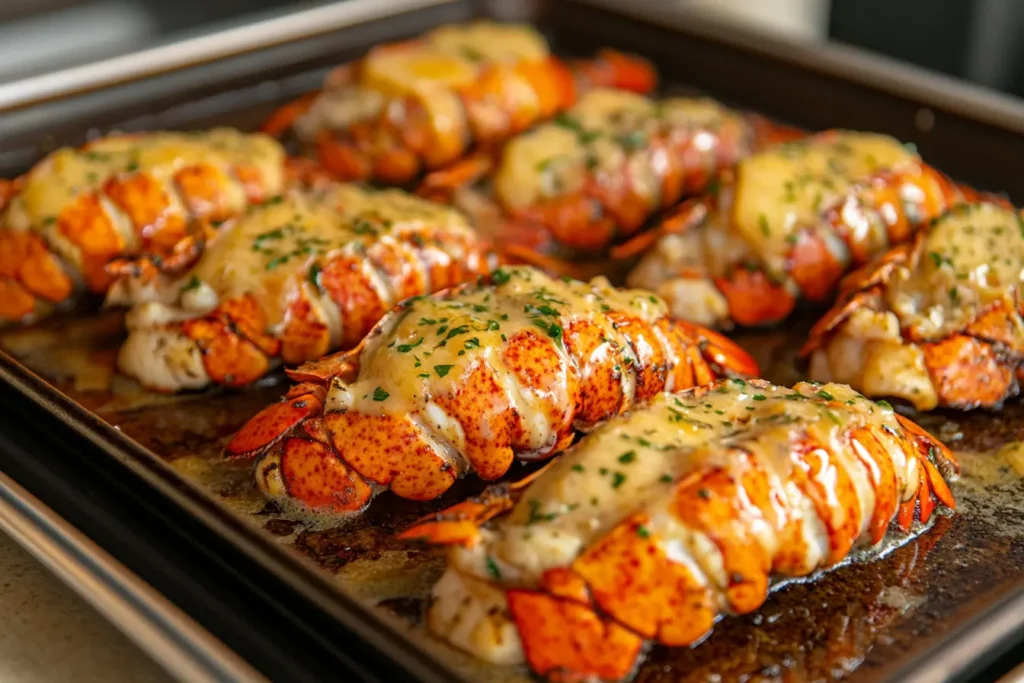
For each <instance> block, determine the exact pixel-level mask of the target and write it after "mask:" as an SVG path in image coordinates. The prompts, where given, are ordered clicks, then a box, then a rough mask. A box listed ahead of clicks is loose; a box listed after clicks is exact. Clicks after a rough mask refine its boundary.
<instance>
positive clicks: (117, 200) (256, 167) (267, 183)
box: [0, 128, 309, 325]
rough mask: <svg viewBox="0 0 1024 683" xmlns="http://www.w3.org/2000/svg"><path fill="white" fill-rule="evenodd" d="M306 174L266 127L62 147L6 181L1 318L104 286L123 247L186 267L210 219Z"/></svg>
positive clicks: (167, 266) (14, 318) (0, 202)
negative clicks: (264, 130)
mask: <svg viewBox="0 0 1024 683" xmlns="http://www.w3.org/2000/svg"><path fill="white" fill-rule="evenodd" d="M308 172H309V167H308V165H306V164H304V163H301V162H290V161H289V160H288V158H287V157H286V155H285V152H284V149H283V148H282V147H281V146H280V145H279V144H278V143H277V142H275V141H274V140H273V139H271V138H269V137H267V136H266V135H262V134H258V133H253V134H249V133H241V132H238V131H235V130H232V129H229V128H220V129H216V130H211V131H205V132H196V133H176V132H156V133H143V134H137V135H117V136H111V137H107V138H102V139H99V140H95V141H93V142H90V143H89V144H87V145H85V146H84V147H82V148H81V149H71V148H63V149H59V150H57V151H55V152H53V153H52V154H50V155H49V156H47V157H46V158H45V159H44V160H42V161H40V162H39V163H38V164H36V165H35V167H34V168H33V169H32V170H31V171H29V172H28V173H26V174H25V175H23V176H22V177H20V178H17V179H16V180H13V181H0V325H3V324H7V323H12V322H29V321H31V320H34V319H38V318H41V317H43V316H46V315H48V314H50V313H52V312H53V311H55V310H60V309H61V308H66V307H67V306H68V305H70V304H71V303H73V302H74V300H75V299H76V298H78V297H79V296H80V295H82V294H85V293H92V294H97V295H103V294H104V293H105V292H106V291H107V288H108V287H109V286H110V284H111V282H112V281H113V278H114V276H113V275H112V274H111V272H110V270H109V267H110V265H111V261H113V260H114V259H116V258H119V257H125V256H129V255H145V256H146V257H147V258H148V260H149V262H150V263H154V264H159V269H160V270H163V271H167V272H175V271H180V270H181V269H183V268H187V267H188V266H189V265H191V263H192V262H193V261H194V260H195V258H196V256H197V255H198V253H199V252H200V251H201V249H202V245H203V244H204V243H205V238H206V233H207V231H208V229H210V228H215V227H216V225H217V224H218V223H220V222H222V221H225V220H227V219H229V218H231V217H232V216H235V215H237V214H239V213H241V212H242V211H244V210H245V209H246V208H247V207H248V206H251V205H252V204H256V203H259V202H261V201H263V200H265V199H268V198H270V197H273V196H276V195H278V194H280V193H281V192H282V191H283V189H284V188H285V187H286V185H288V184H289V181H290V180H295V179H301V178H302V176H303V174H307V173H308Z"/></svg>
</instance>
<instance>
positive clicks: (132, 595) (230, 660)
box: [0, 472, 263, 683]
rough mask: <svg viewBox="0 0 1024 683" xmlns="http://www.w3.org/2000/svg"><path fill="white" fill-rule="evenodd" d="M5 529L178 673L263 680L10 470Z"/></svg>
mask: <svg viewBox="0 0 1024 683" xmlns="http://www.w3.org/2000/svg"><path fill="white" fill-rule="evenodd" d="M0 530H3V531H4V532H5V533H6V534H8V535H9V536H10V537H11V538H13V539H14V540H15V541H16V542H17V543H18V544H19V545H21V546H22V547H23V548H25V550H26V551H28V552H29V553H30V554H31V555H32V556H33V557H35V558H36V559H37V560H39V561H40V562H41V563H42V564H43V565H45V566H46V567H47V568H48V569H49V570H50V571H52V572H53V573H54V574H56V575H57V576H58V577H59V578H60V579H61V580H62V581H64V582H65V583H66V584H67V585H68V586H69V587H71V589H72V590H74V591H75V592H76V593H77V594H78V595H80V596H81V597H82V598H83V599H84V600H85V601H86V602H88V603H89V604H91V605H92V606H93V607H95V608H96V609H97V611H99V612H100V613H101V614H103V616H105V617H106V618H107V619H109V620H110V621H111V622H113V623H114V624H115V625H116V626H117V627H118V628H120V629H121V630H122V632H123V633H124V634H125V635H127V636H128V638H130V639H131V640H132V641H133V642H135V643H136V644H137V645H138V646H139V647H140V648H141V649H142V650H143V651H145V652H146V653H147V654H149V655H150V656H151V657H152V658H153V659H154V660H156V661H157V662H158V663H159V664H160V665H161V666H162V667H164V668H165V669H166V670H167V671H168V672H169V673H171V674H172V675H173V676H175V677H177V678H178V679H180V680H182V681H196V682H197V683H205V682H207V681H209V682H211V683H213V682H215V681H239V682H247V681H253V682H255V681H261V680H263V678H262V677H261V676H259V675H258V674H257V673H256V672H255V671H254V670H253V669H252V668H251V667H249V665H247V664H246V663H245V662H243V661H242V660H241V659H240V658H238V657H237V656H236V655H235V654H234V653H233V652H231V651H230V650H228V649H227V648H225V647H224V646H223V645H222V644H221V643H220V642H219V641H217V640H216V639H215V638H213V636H211V635H210V634H209V633H207V632H206V631H205V630H204V629H203V628H201V627H200V626H199V625H198V624H196V623H195V622H194V621H193V620H192V619H191V618H190V617H188V616H187V615H185V614H184V613H183V612H181V611H180V610H178V609H177V608H176V607H175V606H174V605H172V604H171V603H170V602H168V601H167V600H166V599H164V598H163V597H162V596H161V595H160V594H158V593H157V592H156V591H154V590H153V589H152V588H150V587H149V586H148V585H146V583H145V582H143V581H142V580H141V579H139V578H138V577H137V576H135V575H134V574H132V573H131V572H129V571H128V570H127V569H125V568H124V567H123V566H121V565H120V564H118V563H117V562H116V561H115V560H114V559H113V558H111V557H110V555H109V554H107V553H106V552H105V551H104V550H103V549H102V548H100V547H99V546H97V545H96V544H94V543H92V542H91V541H90V540H89V539H87V538H85V537H84V536H83V535H82V534H80V533H79V532H78V531H77V530H76V529H75V528H74V527H72V526H71V525H70V524H68V523H67V522H66V521H64V520H63V519H61V518H60V517H58V516H57V515H56V514H54V513H53V512H52V511H51V510H49V509H48V508H47V507H46V506H44V505H43V504H42V503H41V502H40V501H39V500H38V499H36V498H35V497H33V496H32V495H31V494H30V493H28V492H27V491H25V490H24V489H23V488H22V487H21V486H19V485H18V484H17V483H15V482H14V481H13V480H11V479H10V477H8V476H7V475H6V474H4V473H3V472H0ZM7 627H8V628H10V627H11V625H10V622H8V626H7Z"/></svg>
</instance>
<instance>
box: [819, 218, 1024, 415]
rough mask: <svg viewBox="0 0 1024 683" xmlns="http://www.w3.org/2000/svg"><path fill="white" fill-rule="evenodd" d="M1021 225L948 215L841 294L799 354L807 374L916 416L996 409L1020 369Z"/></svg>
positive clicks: (1013, 389)
mask: <svg viewBox="0 0 1024 683" xmlns="http://www.w3.org/2000/svg"><path fill="white" fill-rule="evenodd" d="M1021 226H1024V218H1022V217H1021V216H1020V215H1018V214H1017V213H1016V212H1015V211H1014V210H1012V209H1009V208H1006V207H1005V206H1001V205H995V204H991V203H985V202H981V203H974V204H964V205H960V206H957V207H954V208H953V209H950V210H949V211H948V212H946V213H945V214H944V215H943V216H942V217H940V218H939V219H938V220H936V221H935V222H934V223H933V224H932V225H931V226H930V227H929V228H928V229H926V230H923V231H921V232H919V233H918V234H917V236H916V238H915V239H914V241H913V242H912V243H909V244H903V245H900V246H898V247H896V248H894V249H892V250H891V251H889V252H888V253H887V254H885V255H884V256H882V257H880V258H879V259H877V260H876V261H874V262H872V263H870V264H868V265H867V266H865V267H863V268H862V269H860V270H859V271H857V272H855V273H852V274H851V275H850V276H849V277H848V278H847V279H846V280H845V281H844V282H843V286H842V293H841V296H840V298H839V301H838V302H837V303H836V305H835V307H834V308H833V309H832V310H831V311H829V312H828V313H827V314H826V315H825V316H824V318H822V319H821V320H820V321H819V322H818V324H817V325H815V327H814V328H813V330H812V331H811V335H810V339H809V341H808V343H807V345H806V346H805V347H804V350H803V353H804V355H805V356H809V357H810V372H811V376H812V377H814V378H816V379H823V380H826V379H827V380H832V381H841V382H847V383H849V384H851V385H853V386H854V387H856V388H857V389H858V390H860V391H862V392H863V393H865V394H866V395H868V396H888V397H896V398H901V399H904V400H906V401H909V402H910V403H912V404H913V405H914V406H915V407H916V408H917V409H918V410H930V409H932V408H937V407H946V408H962V409H970V408H976V407H985V408H998V407H999V406H1000V405H1001V404H1002V402H1003V401H1004V400H1005V399H1006V398H1009V397H1012V396H1015V395H1017V393H1018V391H1019V386H1018V380H1019V378H1020V376H1021V373H1022V368H1024V320H1022V318H1021V312H1022V311H1021V306H1022V304H1021V280H1022V278H1024V234H1022V227H1021Z"/></svg>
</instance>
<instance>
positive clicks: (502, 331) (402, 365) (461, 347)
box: [330, 267, 665, 448]
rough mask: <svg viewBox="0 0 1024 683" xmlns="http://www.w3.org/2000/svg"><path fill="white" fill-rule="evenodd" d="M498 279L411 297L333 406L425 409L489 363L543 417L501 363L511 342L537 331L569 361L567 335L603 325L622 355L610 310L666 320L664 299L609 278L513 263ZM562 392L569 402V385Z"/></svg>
mask: <svg viewBox="0 0 1024 683" xmlns="http://www.w3.org/2000/svg"><path fill="white" fill-rule="evenodd" d="M494 281H495V285H493V286H492V285H479V286H473V287H468V288H466V289H463V290H460V291H459V293H458V294H457V295H456V296H453V297H444V296H432V297H421V298H417V299H413V300H410V301H408V302H406V304H405V305H403V307H402V308H401V309H400V310H398V311H395V312H393V313H391V314H389V316H388V317H387V318H385V320H384V321H383V322H382V323H381V327H380V328H379V329H380V331H381V333H380V334H379V335H377V336H375V337H372V338H371V340H370V341H369V342H368V344H367V347H366V348H365V349H364V351H363V353H362V355H361V356H360V359H359V364H360V370H359V376H358V378H357V379H356V381H355V382H353V383H351V384H348V385H343V384H341V383H338V382H336V383H335V384H334V385H333V386H332V390H331V396H330V401H331V402H333V405H334V406H335V407H344V408H351V409H353V410H357V411H359V412H365V413H369V414H380V413H384V412H387V413H392V414H394V413H401V412H414V411H422V410H425V409H428V408H429V404H430V402H431V399H432V397H433V396H443V395H447V394H449V393H450V392H451V388H452V386H453V385H454V386H458V385H459V384H460V382H461V381H462V378H464V377H465V376H466V374H467V373H468V372H470V371H471V370H472V369H473V368H475V367H476V366H477V365H478V364H487V365H489V366H491V367H493V368H495V369H496V370H497V374H498V376H499V377H501V378H502V380H503V381H504V380H507V382H508V385H507V386H506V387H505V391H506V394H507V396H506V400H508V401H510V403H511V404H512V405H516V406H518V407H519V412H520V415H522V416H523V418H524V421H525V422H530V421H531V420H532V419H533V417H534V414H535V413H537V411H531V410H530V403H531V399H530V398H529V397H527V396H526V393H527V392H525V391H523V392H520V391H519V390H518V389H517V388H516V387H515V383H514V380H513V378H512V373H511V372H510V371H508V370H507V368H506V366H505V363H504V361H503V360H502V355H503V352H504V351H505V349H506V348H507V346H508V341H509V340H510V339H512V338H514V337H515V336H516V335H518V334H520V333H522V332H524V331H527V330H531V331H534V332H536V333H537V335H538V336H539V337H540V338H541V339H544V340H546V341H547V343H549V344H551V345H552V347H553V348H554V349H555V350H556V351H557V353H558V355H559V356H560V357H561V358H562V359H563V362H565V363H570V364H571V363H572V362H573V361H572V360H571V359H570V358H569V355H568V353H567V351H566V349H565V344H564V340H563V333H564V330H565V329H566V328H567V327H568V326H569V325H570V324H572V322H573V321H574V320H579V319H585V320H589V321H592V322H594V323H596V324H598V325H600V326H602V328H603V329H602V332H603V333H604V335H605V337H606V339H607V340H608V342H607V345H608V346H609V347H614V348H620V349H621V348H629V347H628V342H627V341H626V340H625V339H624V338H623V337H622V335H621V334H620V333H619V332H618V331H617V330H615V329H614V327H613V326H612V324H611V321H610V319H609V318H608V317H607V315H606V314H607V313H611V312H616V311H621V312H625V313H627V314H628V315H630V316H631V317H634V318H639V319H641V320H645V321H648V322H653V321H655V320H657V319H659V318H661V317H663V316H664V314H665V305H664V303H663V302H662V301H661V300H660V299H658V298H657V297H654V296H652V295H651V294H650V293H649V292H645V291H640V290H632V291H631V290H617V289H615V288H614V287H612V286H611V285H610V284H609V283H608V282H607V281H606V280H604V279H603V278H601V279H598V280H595V281H593V282H591V283H589V284H588V283H583V282H575V281H564V280H560V279H556V278H552V277H550V276H548V275H545V274H544V273H542V272H540V271H538V270H534V269H532V268H527V267H510V268H505V269H502V270H499V271H497V272H496V274H495V275H494ZM623 374H624V375H625V374H627V373H623ZM562 384H564V380H563V381H562ZM556 391H559V392H561V395H562V396H563V397H565V400H568V394H567V390H566V388H565V387H564V386H559V387H558V389H557V390H556ZM541 416H542V415H538V424H536V435H537V439H538V443H537V447H538V448H539V447H541V446H542V445H543V443H544V441H545V440H546V438H547V432H548V431H550V430H551V427H550V425H546V424H540V422H543V421H542V420H539V417H541ZM439 426H440V425H439Z"/></svg>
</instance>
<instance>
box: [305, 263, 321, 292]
mask: <svg viewBox="0 0 1024 683" xmlns="http://www.w3.org/2000/svg"><path fill="white" fill-rule="evenodd" d="M322 273H323V268H321V267H320V264H319V263H314V264H313V265H311V266H310V267H309V273H307V274H306V279H307V280H309V284H311V285H313V286H314V287H316V288H317V289H318V290H321V291H323V286H322V285H321V284H320V275H321V274H322Z"/></svg>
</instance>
